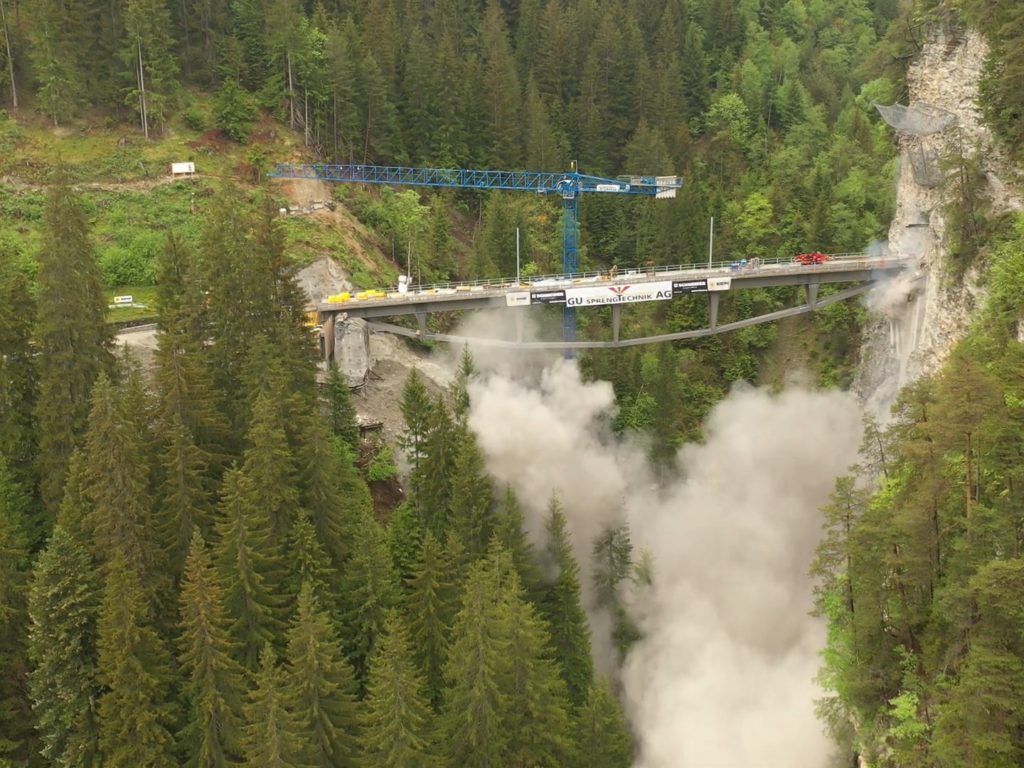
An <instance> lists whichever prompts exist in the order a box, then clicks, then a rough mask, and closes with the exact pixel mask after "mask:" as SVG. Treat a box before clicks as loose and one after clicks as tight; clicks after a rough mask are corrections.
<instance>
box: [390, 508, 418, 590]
mask: <svg viewBox="0 0 1024 768" xmlns="http://www.w3.org/2000/svg"><path fill="white" fill-rule="evenodd" d="M387 532H388V550H389V551H390V552H391V559H392V560H393V561H394V563H395V570H396V571H397V572H398V577H399V578H400V579H401V580H402V581H403V582H405V581H407V580H408V579H409V577H410V576H411V575H412V573H413V571H414V570H415V569H416V561H417V558H418V557H419V553H420V547H421V546H422V544H423V533H424V531H423V526H422V525H420V517H419V515H418V514H417V513H416V510H415V509H414V508H413V505H412V504H411V503H410V502H408V501H405V502H402V503H401V504H399V505H398V507H397V508H396V509H395V510H394V511H393V512H392V513H391V521H390V522H389V523H388V529H387Z"/></svg>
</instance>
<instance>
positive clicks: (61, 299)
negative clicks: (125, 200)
mask: <svg viewBox="0 0 1024 768" xmlns="http://www.w3.org/2000/svg"><path fill="white" fill-rule="evenodd" d="M37 283H38V291H37V302H38V312H39V315H38V320H37V325H36V350H37V353H38V354H37V356H36V360H37V361H38V365H39V399H38V401H37V403H36V419H37V421H38V424H39V468H38V469H39V478H40V491H41V494H42V499H43V503H44V504H45V506H46V509H47V511H48V513H49V515H50V517H51V519H52V517H53V516H54V515H56V513H57V508H58V506H59V505H60V500H61V495H62V493H63V489H64V479H65V476H66V474H67V466H68V461H69V460H70V458H71V453H72V452H73V451H74V449H75V447H76V446H78V445H80V444H81V436H82V434H83V433H84V432H85V426H86V420H87V417H88V415H89V394H90V392H91V390H92V385H93V382H94V381H95V380H96V377H97V376H99V374H100V373H101V372H102V371H105V370H109V369H110V367H111V362H112V358H111V355H110V331H109V329H108V328H107V326H106V309H107V307H106V301H105V299H104V295H103V280H102V278H101V276H100V271H99V267H98V266H97V264H96V255H95V251H94V248H93V245H92V243H91V241H90V240H89V224H88V221H87V220H86V216H85V210H84V209H83V208H82V205H81V203H80V202H79V200H78V197H77V195H76V194H75V193H74V192H73V191H72V190H71V187H70V185H69V184H68V181H67V178H66V177H65V175H64V174H63V172H62V173H61V174H60V175H58V177H57V179H56V180H55V183H54V184H53V185H52V186H51V187H50V191H49V195H48V197H47V202H46V208H45V210H44V214H43V240H42V246H41V247H40V249H39V273H38V276H37Z"/></svg>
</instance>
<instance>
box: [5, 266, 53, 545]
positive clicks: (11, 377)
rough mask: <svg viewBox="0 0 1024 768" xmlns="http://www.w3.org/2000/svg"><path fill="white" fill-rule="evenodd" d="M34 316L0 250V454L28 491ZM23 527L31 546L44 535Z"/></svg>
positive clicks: (23, 282) (20, 277)
mask: <svg viewBox="0 0 1024 768" xmlns="http://www.w3.org/2000/svg"><path fill="white" fill-rule="evenodd" d="M35 316H36V307H35V303H34V301H33V299H32V296H31V294H30V293H29V286H28V280H27V279H26V278H25V275H24V274H23V273H22V272H21V271H20V270H18V269H17V267H16V266H15V264H14V253H13V249H11V248H9V247H4V246H0V454H2V455H3V456H5V457H6V459H7V463H8V466H9V468H10V470H11V471H12V472H13V473H14V479H15V480H16V481H17V482H18V483H19V484H20V485H21V486H22V488H25V489H26V490H28V489H31V488H33V487H34V485H35V474H34V472H33V467H32V462H33V461H34V460H35V446H36V427H35V416H34V414H33V411H34V409H35V407H36V361H35V358H34V355H33V353H32V348H31V342H32V323H33V320H34V318H35ZM38 522H40V523H41V521H38ZM25 523H26V525H28V526H29V527H28V528H26V531H25V532H26V534H28V535H29V536H30V537H31V538H32V540H33V541H38V540H39V539H40V537H41V536H43V535H44V534H45V532H44V531H42V530H38V531H36V530H34V528H35V526H36V521H29V520H26V521H25Z"/></svg>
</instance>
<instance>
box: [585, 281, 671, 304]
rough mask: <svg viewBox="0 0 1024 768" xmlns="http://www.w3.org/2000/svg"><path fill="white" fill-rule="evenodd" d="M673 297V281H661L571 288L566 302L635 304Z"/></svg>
mask: <svg viewBox="0 0 1024 768" xmlns="http://www.w3.org/2000/svg"><path fill="white" fill-rule="evenodd" d="M671 298H672V283H671V282H670V281H667V280H666V281H661V282H656V283H641V284H640V285H606V286H602V287H600V288H596V287H595V288H570V289H568V290H566V292H565V303H566V305H567V306H570V307H597V306H604V305H608V304H635V303H637V302H641V301H664V300H665V299H671Z"/></svg>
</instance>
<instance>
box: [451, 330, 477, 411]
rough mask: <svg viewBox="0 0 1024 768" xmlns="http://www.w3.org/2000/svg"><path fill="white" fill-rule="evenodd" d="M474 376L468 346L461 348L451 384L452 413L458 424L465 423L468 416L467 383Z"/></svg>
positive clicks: (474, 372) (473, 367)
mask: <svg viewBox="0 0 1024 768" xmlns="http://www.w3.org/2000/svg"><path fill="white" fill-rule="evenodd" d="M475 375H476V367H475V365H474V364H473V353H472V352H470V351H469V346H468V345H467V346H465V347H463V348H462V355H461V356H460V357H459V367H458V368H457V369H456V371H455V379H454V380H453V381H452V383H451V387H450V389H451V395H452V412H453V413H454V414H455V418H456V420H457V421H458V422H459V423H465V420H466V416H467V415H468V414H469V382H470V381H472V379H473V377H474V376H475Z"/></svg>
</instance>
